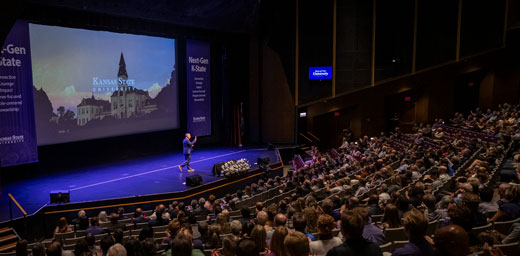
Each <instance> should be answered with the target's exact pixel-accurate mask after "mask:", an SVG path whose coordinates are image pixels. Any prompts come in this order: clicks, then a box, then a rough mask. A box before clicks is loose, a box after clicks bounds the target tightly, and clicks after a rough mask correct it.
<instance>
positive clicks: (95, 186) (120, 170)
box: [0, 148, 280, 222]
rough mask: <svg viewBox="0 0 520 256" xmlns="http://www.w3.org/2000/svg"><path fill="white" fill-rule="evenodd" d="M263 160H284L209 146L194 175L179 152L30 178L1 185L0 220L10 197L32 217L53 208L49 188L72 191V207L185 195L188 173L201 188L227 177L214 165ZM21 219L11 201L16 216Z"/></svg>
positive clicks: (195, 159) (196, 159) (200, 153)
mask: <svg viewBox="0 0 520 256" xmlns="http://www.w3.org/2000/svg"><path fill="white" fill-rule="evenodd" d="M259 157H262V158H264V157H265V158H269V159H270V163H278V162H280V160H279V159H278V158H279V156H278V154H277V152H276V151H275V150H267V149H266V148H211V149H198V150H196V151H194V152H193V154H192V159H191V166H192V168H194V169H195V172H194V173H190V172H188V171H187V170H186V168H185V169H184V172H182V173H181V172H180V171H179V167H178V166H179V164H181V163H182V162H183V161H184V155H183V154H182V153H181V152H175V153H169V154H162V155H157V156H152V157H143V158H139V159H134V160H127V161H124V162H117V163H111V164H106V165H98V166H91V167H88V168H80V169H71V170H67V171H66V172H61V173H57V174H49V175H45V176H39V177H35V178H31V177H28V178H26V179H24V180H21V181H17V182H13V183H8V184H2V186H3V189H2V190H3V191H2V192H3V193H2V195H1V198H0V205H2V207H0V222H3V221H6V220H9V207H8V205H9V198H8V193H10V194H12V195H13V196H14V198H15V199H16V200H17V201H18V202H19V203H20V205H21V206H22V207H23V208H24V209H25V211H26V212H27V214H28V215H31V214H34V213H36V212H38V211H39V210H40V209H42V208H44V207H46V206H47V207H48V206H49V200H50V197H49V193H50V191H51V190H70V200H71V204H75V203H84V202H91V201H98V200H110V199H118V198H128V197H143V196H150V195H155V194H164V193H172V192H179V191H186V190H189V189H190V187H187V186H186V185H184V184H183V183H184V182H185V180H186V177H187V176H189V175H192V174H198V175H200V176H201V177H202V180H203V184H208V183H211V182H215V181H218V180H221V179H224V178H222V177H216V176H213V175H212V173H211V170H212V168H213V165H214V164H215V163H218V162H223V161H227V160H238V159H241V158H246V159H248V160H249V163H250V164H251V169H252V170H254V169H256V168H257V166H256V164H255V163H256V160H257V158H259ZM230 192H231V193H233V192H235V191H230ZM22 216H23V214H22V213H21V212H20V211H19V210H18V208H17V207H16V206H15V205H14V203H13V218H18V217H22Z"/></svg>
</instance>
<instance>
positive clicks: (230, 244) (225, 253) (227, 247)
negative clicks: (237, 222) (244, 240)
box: [221, 237, 238, 256]
mask: <svg viewBox="0 0 520 256" xmlns="http://www.w3.org/2000/svg"><path fill="white" fill-rule="evenodd" d="M237 242H238V239H232V238H230V237H226V238H224V239H222V253H221V255H222V256H235V255H236V251H237Z"/></svg>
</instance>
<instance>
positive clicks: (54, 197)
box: [51, 190, 70, 204]
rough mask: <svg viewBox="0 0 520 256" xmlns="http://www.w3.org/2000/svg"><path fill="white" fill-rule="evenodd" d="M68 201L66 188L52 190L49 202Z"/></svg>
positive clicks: (68, 195)
mask: <svg viewBox="0 0 520 256" xmlns="http://www.w3.org/2000/svg"><path fill="white" fill-rule="evenodd" d="M65 203H70V191H68V190H52V191H51V204H65Z"/></svg>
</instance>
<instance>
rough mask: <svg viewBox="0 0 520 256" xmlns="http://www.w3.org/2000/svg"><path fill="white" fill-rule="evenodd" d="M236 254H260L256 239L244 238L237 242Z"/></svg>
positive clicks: (246, 255) (244, 255)
mask: <svg viewBox="0 0 520 256" xmlns="http://www.w3.org/2000/svg"><path fill="white" fill-rule="evenodd" d="M236 256H260V252H259V250H258V248H257V247H256V243H255V241H253V240H252V239H249V238H245V239H242V240H240V241H238V243H237V254H236Z"/></svg>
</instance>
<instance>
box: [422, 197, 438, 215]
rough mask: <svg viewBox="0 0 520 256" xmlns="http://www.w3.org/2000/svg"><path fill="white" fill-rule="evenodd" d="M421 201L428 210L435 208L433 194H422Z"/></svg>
mask: <svg viewBox="0 0 520 256" xmlns="http://www.w3.org/2000/svg"><path fill="white" fill-rule="evenodd" d="M422 201H423V203H424V205H425V206H426V208H428V210H429V211H433V210H435V196H434V195H432V194H426V195H424V196H423V198H422Z"/></svg>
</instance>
